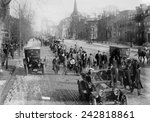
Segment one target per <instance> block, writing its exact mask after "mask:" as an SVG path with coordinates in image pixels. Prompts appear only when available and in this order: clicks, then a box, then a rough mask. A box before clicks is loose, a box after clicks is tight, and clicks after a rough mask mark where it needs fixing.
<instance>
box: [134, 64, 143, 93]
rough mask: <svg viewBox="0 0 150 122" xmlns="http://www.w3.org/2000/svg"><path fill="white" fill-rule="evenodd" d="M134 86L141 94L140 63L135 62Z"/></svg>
mask: <svg viewBox="0 0 150 122" xmlns="http://www.w3.org/2000/svg"><path fill="white" fill-rule="evenodd" d="M135 88H137V92H138V95H141V89H142V88H143V86H142V83H141V77H140V65H139V64H137V67H136V75H135Z"/></svg>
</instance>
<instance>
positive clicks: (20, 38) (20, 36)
mask: <svg viewBox="0 0 150 122" xmlns="http://www.w3.org/2000/svg"><path fill="white" fill-rule="evenodd" d="M21 40H22V34H21V9H20V4H19V57H20V55H21Z"/></svg>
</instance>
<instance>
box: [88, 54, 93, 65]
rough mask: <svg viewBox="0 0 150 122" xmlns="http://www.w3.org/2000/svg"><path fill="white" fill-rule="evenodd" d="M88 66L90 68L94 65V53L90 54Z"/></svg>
mask: <svg viewBox="0 0 150 122" xmlns="http://www.w3.org/2000/svg"><path fill="white" fill-rule="evenodd" d="M88 64H89V68H92V67H93V64H94V57H93V55H92V53H90V55H89V57H88Z"/></svg>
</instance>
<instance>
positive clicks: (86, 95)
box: [77, 69, 127, 105]
mask: <svg viewBox="0 0 150 122" xmlns="http://www.w3.org/2000/svg"><path fill="white" fill-rule="evenodd" d="M81 77H82V80H78V81H77V84H78V90H79V98H80V99H81V100H86V101H88V102H89V104H91V105H95V104H99V105H102V104H121V105H122V104H127V97H126V95H124V93H123V90H122V89H123V88H122V86H121V84H120V82H118V83H117V88H115V89H113V88H111V76H110V71H109V70H108V69H102V70H98V71H93V72H92V74H91V76H89V75H88V74H86V73H83V74H82V75H81Z"/></svg>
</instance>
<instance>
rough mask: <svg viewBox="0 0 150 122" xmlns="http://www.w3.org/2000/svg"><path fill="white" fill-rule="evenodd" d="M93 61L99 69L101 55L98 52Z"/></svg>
mask: <svg viewBox="0 0 150 122" xmlns="http://www.w3.org/2000/svg"><path fill="white" fill-rule="evenodd" d="M95 59H96V62H97V67H98V68H99V69H100V68H101V67H102V55H101V54H100V51H99V50H98V52H97V54H96V55H95Z"/></svg>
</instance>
